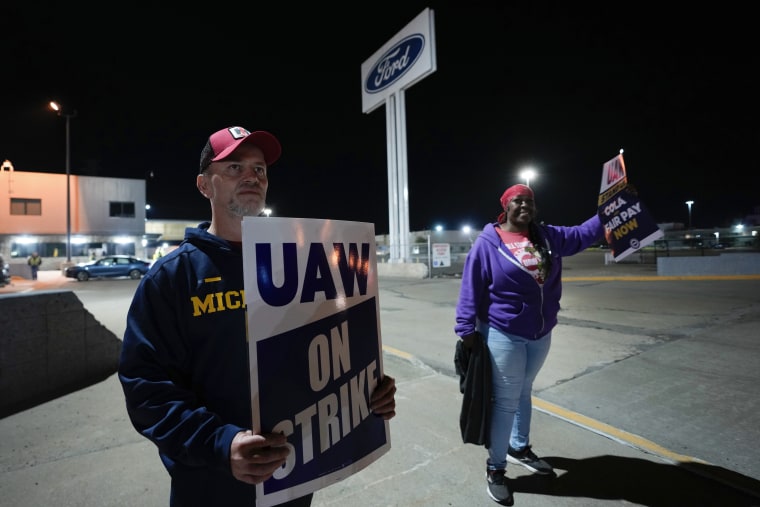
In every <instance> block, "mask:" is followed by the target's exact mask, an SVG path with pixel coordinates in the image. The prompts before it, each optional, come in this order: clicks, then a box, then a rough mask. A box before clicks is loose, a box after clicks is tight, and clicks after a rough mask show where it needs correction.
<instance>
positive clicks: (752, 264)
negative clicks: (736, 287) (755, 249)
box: [657, 252, 760, 276]
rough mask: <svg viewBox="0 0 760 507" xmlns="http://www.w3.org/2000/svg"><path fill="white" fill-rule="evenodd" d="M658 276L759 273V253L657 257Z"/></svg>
mask: <svg viewBox="0 0 760 507" xmlns="http://www.w3.org/2000/svg"><path fill="white" fill-rule="evenodd" d="M657 274H658V275H659V276H699V275H715V276H720V275H760V253H752V252H748V253H738V252H737V253H727V254H720V255H710V256H705V257H658V258H657Z"/></svg>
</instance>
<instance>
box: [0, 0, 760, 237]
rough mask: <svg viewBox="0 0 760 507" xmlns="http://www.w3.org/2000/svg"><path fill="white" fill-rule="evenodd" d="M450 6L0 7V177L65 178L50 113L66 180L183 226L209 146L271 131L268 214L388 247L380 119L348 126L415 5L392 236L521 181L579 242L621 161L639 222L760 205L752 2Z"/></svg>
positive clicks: (466, 210)
mask: <svg viewBox="0 0 760 507" xmlns="http://www.w3.org/2000/svg"><path fill="white" fill-rule="evenodd" d="M7 3H8V2H6V4H7ZM452 3H453V2H415V1H404V2H378V3H376V4H375V5H376V7H374V9H370V8H369V7H366V6H358V7H357V6H353V7H338V5H337V3H335V5H334V6H331V5H328V6H325V5H323V4H319V5H313V6H307V7H305V8H302V7H295V5H296V4H288V5H290V6H287V7H284V5H285V3H284V2H281V3H280V6H278V7H275V6H266V7H260V6H259V5H258V4H259V2H249V3H224V2H212V3H202V4H201V5H200V6H194V4H193V6H191V3H174V4H173V5H171V6H167V5H166V3H164V2H161V3H159V2H150V3H148V2H145V3H137V4H134V5H133V4H124V3H120V4H113V3H100V4H97V5H96V6H94V7H93V6H92V5H88V6H86V7H85V6H77V5H75V3H74V2H67V3H63V2H58V4H60V5H59V6H58V7H49V6H45V5H44V3H43V4H40V3H29V2H26V3H25V6H24V7H15V6H14V7H9V6H8V5H3V6H2V7H0V19H2V26H3V28H2V39H3V44H2V49H0V62H2V66H1V68H2V72H3V79H2V85H0V86H1V87H2V88H1V89H2V93H1V94H0V114H1V115H2V116H1V118H2V121H0V160H4V159H9V160H11V162H12V163H13V165H14V167H15V169H16V170H18V171H35V172H60V173H63V172H65V121H64V119H63V118H60V117H57V116H56V115H55V113H53V112H52V111H50V110H49V109H47V103H48V102H49V101H50V100H57V101H59V102H60V103H62V104H63V105H64V106H65V107H66V108H67V109H68V110H69V111H70V112H71V111H73V110H76V112H77V116H76V117H74V118H72V119H71V124H70V125H71V172H72V174H82V175H94V176H113V177H130V178H145V179H147V180H148V183H147V197H148V202H149V203H150V204H151V205H152V210H151V212H150V214H149V217H152V218H167V219H171V218H175V219H193V220H194V219H199V220H200V219H207V218H208V217H209V206H208V203H207V201H206V200H205V199H203V198H202V197H201V196H200V194H199V193H198V191H197V189H196V188H195V175H196V173H197V172H198V160H199V156H200V151H201V149H202V148H203V145H204V143H205V141H206V139H207V137H208V135H209V134H211V133H212V132H214V131H216V130H218V129H221V128H224V127H227V126H233V125H240V126H244V127H246V128H248V129H250V130H269V131H270V132H272V133H274V134H275V135H276V136H277V137H278V138H279V139H280V141H281V143H282V145H283V156H282V158H281V159H280V161H278V162H277V163H276V164H274V165H273V166H272V167H271V168H270V189H269V198H268V201H269V205H270V206H271V207H272V209H273V210H274V214H275V215H277V216H290V217H307V218H329V219H339V220H355V221H362V222H373V223H375V230H376V232H377V233H378V234H383V233H387V232H388V177H387V167H388V166H387V161H386V131H385V129H386V127H385V107H380V108H378V109H376V110H374V111H373V112H371V113H369V114H364V113H362V107H361V64H362V62H364V61H365V60H366V59H368V58H369V57H370V56H372V54H373V53H374V52H375V51H377V50H378V49H379V48H380V47H381V46H382V45H383V44H385V42H387V41H388V39H390V38H391V37H393V36H394V35H395V34H396V33H397V32H398V31H399V30H401V29H402V28H403V27H404V26H405V25H406V24H407V23H408V22H409V21H411V20H412V19H414V18H415V17H416V16H417V15H418V14H419V13H420V12H422V11H423V10H424V9H425V8H426V7H430V8H431V9H433V11H434V13H435V31H436V47H437V49H436V54H437V66H438V70H437V71H436V72H435V73H433V74H431V75H430V76H428V77H427V78H425V79H424V80H422V81H421V82H419V83H417V84H416V85H414V86H413V87H411V88H410V89H408V90H407V92H406V117H407V147H408V151H407V160H408V167H409V221H410V228H411V230H422V229H428V228H431V227H433V226H434V225H436V224H442V225H444V226H445V227H446V228H447V229H458V228H460V227H461V226H462V225H465V224H469V225H471V226H472V227H474V228H476V229H478V230H479V229H481V228H482V227H483V225H484V224H485V223H486V222H490V221H493V220H495V217H496V215H497V214H498V213H499V211H500V209H499V197H500V195H501V193H502V192H503V190H504V189H505V188H506V187H507V186H509V185H512V184H514V183H519V182H522V181H521V180H520V179H519V177H518V173H519V171H520V169H521V168H523V167H524V166H526V165H531V166H533V167H534V168H535V169H536V171H537V172H538V176H537V177H536V178H535V179H534V180H533V181H531V186H532V187H533V188H534V190H535V192H536V202H537V205H538V207H539V217H540V219H542V220H545V221H546V222H549V223H554V224H561V225H572V224H574V223H578V222H580V221H582V220H584V219H586V218H587V217H589V216H591V215H592V214H593V213H595V211H596V199H597V196H598V192H599V185H600V181H601V172H602V164H603V163H604V162H605V161H607V160H609V159H611V158H613V157H614V156H615V155H617V153H618V151H619V150H620V149H621V148H622V149H624V151H625V153H624V157H625V162H626V166H627V173H628V178H629V181H630V182H631V183H633V184H634V185H635V186H636V188H637V189H638V192H639V196H640V197H641V199H642V201H643V202H644V204H645V205H646V206H647V207H648V208H649V211H650V212H651V214H652V215H653V216H654V217H655V220H656V221H657V222H660V223H670V222H681V223H686V222H687V221H688V208H687V206H686V204H685V201H687V200H693V201H694V205H693V207H692V221H693V225H694V226H695V227H726V226H730V225H733V224H736V223H738V222H739V221H740V220H741V219H742V218H743V217H745V216H746V215H750V214H752V213H754V210H755V207H757V206H760V195H758V194H759V192H758V183H759V181H758V180H759V178H758V169H760V167H759V164H758V161H757V157H756V155H755V153H754V151H755V149H756V148H757V147H758V145H759V144H760V143H759V141H760V127H759V126H758V125H759V123H758V118H759V115H758V113H760V107H759V106H760V98H758V92H759V91H760V86H758V84H759V83H758V79H757V77H756V75H757V74H758V71H757V63H758V56H757V53H758V46H759V45H758V43H757V38H756V27H755V26H754V23H755V21H754V20H755V16H754V14H752V13H751V10H750V7H749V4H745V3H741V4H740V3H738V2H737V3H736V4H734V3H732V2H721V3H719V4H712V5H709V6H707V7H709V9H707V8H705V9H703V10H700V8H698V7H697V4H689V5H688V6H687V9H686V10H683V11H674V12H665V11H662V10H661V9H662V5H664V4H662V3H654V2H652V3H649V2H605V3H601V2H600V3H598V5H593V6H592V5H591V4H592V3H588V5H587V3H585V2H584V3H583V5H578V4H579V3H578V2H572V3H569V2H563V3H559V2H558V3H557V4H558V5H559V6H557V7H549V6H547V5H546V4H548V3H542V5H533V4H535V3H534V2H533V3H532V2H520V3H517V2H503V3H504V4H508V5H506V6H498V5H499V4H501V3H502V2H489V4H491V3H493V4H495V5H497V6H496V7H493V6H487V3H485V2H482V3H481V2H468V3H467V6H466V7H461V6H460V7H450V6H449V5H450V4H452ZM315 4H316V3H315ZM341 4H344V2H341ZM439 4H440V5H439ZM610 4H615V5H610ZM138 5H142V7H139V6H138ZM310 5H311V4H310ZM367 5H369V4H367ZM745 5H746V6H745ZM215 9H216V10H215ZM668 9H670V8H668ZM151 175H152V176H151Z"/></svg>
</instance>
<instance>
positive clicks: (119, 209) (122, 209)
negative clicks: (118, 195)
mask: <svg viewBox="0 0 760 507" xmlns="http://www.w3.org/2000/svg"><path fill="white" fill-rule="evenodd" d="M108 216H110V217H119V218H135V203H133V202H116V201H111V202H110V203H109V214H108Z"/></svg>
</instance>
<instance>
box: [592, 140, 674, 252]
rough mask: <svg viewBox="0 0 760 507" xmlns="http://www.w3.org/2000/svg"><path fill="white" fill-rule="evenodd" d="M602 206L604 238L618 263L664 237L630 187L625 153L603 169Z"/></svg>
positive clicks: (601, 215)
mask: <svg viewBox="0 0 760 507" xmlns="http://www.w3.org/2000/svg"><path fill="white" fill-rule="evenodd" d="M598 206H599V207H598V211H597V213H598V214H599V218H600V219H601V221H602V224H604V237H605V239H606V240H607V243H608V244H609V245H610V250H612V255H613V257H614V259H615V262H618V261H620V260H622V259H623V258H625V257H627V256H629V255H630V254H632V253H633V252H635V251H637V250H639V249H641V248H644V247H645V246H647V245H649V244H650V243H652V242H654V241H655V240H657V239H659V238H661V237H662V236H663V232H662V230H660V228H659V227H658V226H657V223H655V221H654V219H653V218H652V216H651V215H650V214H649V212H648V211H647V209H646V208H645V207H644V203H642V202H641V200H640V199H639V197H638V195H635V194H634V193H632V192H631V191H630V188H629V187H628V177H627V176H626V173H625V162H624V161H623V154H622V153H621V154H620V155H618V156H617V157H615V158H613V159H611V160H608V161H607V162H605V163H604V166H603V167H602V184H601V186H600V188H599V202H598Z"/></svg>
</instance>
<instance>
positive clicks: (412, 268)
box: [377, 262, 428, 278]
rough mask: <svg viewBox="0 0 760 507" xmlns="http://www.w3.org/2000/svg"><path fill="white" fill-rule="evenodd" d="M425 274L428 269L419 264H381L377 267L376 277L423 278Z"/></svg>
mask: <svg viewBox="0 0 760 507" xmlns="http://www.w3.org/2000/svg"><path fill="white" fill-rule="evenodd" d="M427 274H428V267H427V266H426V265H425V264H422V263H421V262H400V263H393V262H383V263H378V265H377V275H378V276H389V277H394V276H395V277H402V278H425V277H427Z"/></svg>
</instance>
